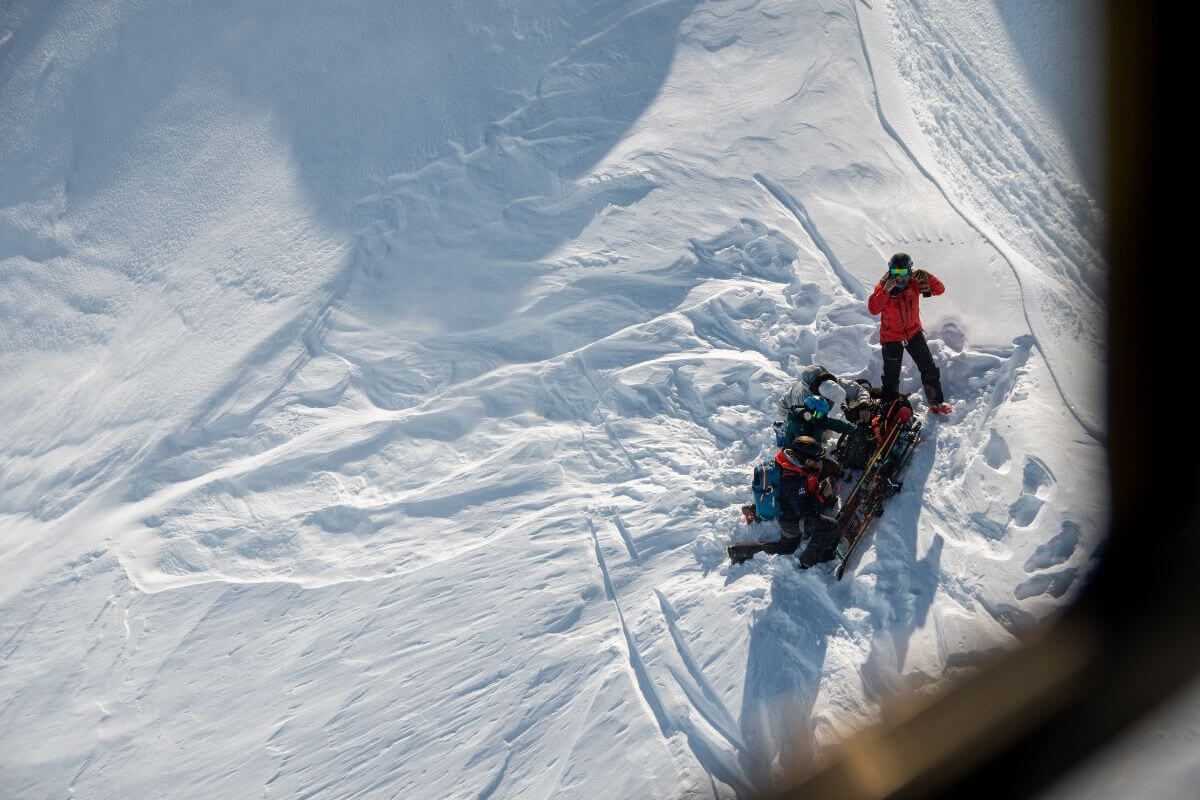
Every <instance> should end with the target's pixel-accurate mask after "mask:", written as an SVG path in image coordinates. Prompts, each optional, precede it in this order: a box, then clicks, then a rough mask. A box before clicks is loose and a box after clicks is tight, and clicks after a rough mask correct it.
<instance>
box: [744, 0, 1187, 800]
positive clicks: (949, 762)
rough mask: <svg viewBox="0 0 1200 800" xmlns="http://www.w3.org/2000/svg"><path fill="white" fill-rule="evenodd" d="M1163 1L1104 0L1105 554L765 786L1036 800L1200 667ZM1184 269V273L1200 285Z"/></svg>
mask: <svg viewBox="0 0 1200 800" xmlns="http://www.w3.org/2000/svg"><path fill="white" fill-rule="evenodd" d="M1163 5H1164V4H1159V3H1157V2H1147V3H1128V2H1122V1H1121V0H1108V2H1107V3H1104V4H1100V3H1097V5H1096V8H1097V13H1106V14H1107V19H1106V23H1107V32H1106V38H1107V41H1106V58H1107V64H1106V73H1107V75H1106V77H1107V90H1108V96H1107V106H1108V108H1107V120H1108V130H1107V132H1106V136H1107V142H1108V144H1107V149H1108V153H1107V162H1108V163H1107V166H1108V176H1107V179H1108V192H1107V195H1108V196H1107V205H1106V208H1105V210H1106V212H1107V213H1108V215H1109V227H1108V237H1109V240H1108V242H1107V247H1106V253H1107V256H1108V261H1109V266H1110V268H1111V277H1110V282H1109V297H1108V315H1109V325H1108V351H1109V363H1108V374H1107V381H1106V386H1107V393H1108V409H1109V411H1108V421H1107V437H1108V440H1107V444H1108V466H1109V482H1110V486H1111V492H1112V517H1111V520H1110V529H1109V535H1108V539H1107V541H1106V542H1105V544H1104V545H1103V546H1102V551H1101V560H1100V563H1099V565H1098V566H1097V567H1096V569H1095V571H1094V573H1093V575H1092V577H1091V580H1090V582H1089V583H1088V584H1087V585H1086V586H1085V587H1084V588H1083V590H1082V591H1081V592H1080V595H1079V597H1078V598H1077V600H1076V602H1075V603H1073V604H1072V605H1071V606H1069V607H1068V608H1066V609H1065V610H1064V611H1063V612H1062V614H1061V615H1059V616H1058V617H1056V618H1055V619H1053V620H1051V621H1049V622H1048V623H1047V624H1046V625H1044V626H1043V627H1042V628H1041V629H1040V630H1039V631H1038V632H1037V633H1036V634H1035V635H1034V637H1033V638H1032V639H1031V641H1029V642H1028V643H1026V644H1025V645H1024V646H1023V647H1022V648H1021V649H1020V650H1017V651H1015V652H1012V653H1009V654H1007V655H1005V656H1001V657H998V658H996V659H995V660H993V661H991V662H990V663H985V664H983V665H981V670H980V672H979V673H978V674H976V675H975V676H973V677H972V678H970V679H968V680H966V681H964V682H963V683H961V684H959V685H957V686H956V687H954V688H952V689H950V690H949V691H947V692H946V693H945V694H944V695H942V696H941V697H940V698H938V699H936V700H935V701H933V702H932V703H928V702H926V703H925V704H924V705H922V706H920V707H916V706H915V703H914V707H913V708H912V709H909V710H906V709H905V708H904V707H903V706H904V704H905V701H904V700H903V699H900V700H898V701H897V702H896V703H895V704H893V705H892V706H891V707H889V708H887V709H885V714H884V719H885V722H884V723H883V724H881V725H880V726H877V727H874V728H870V729H867V730H865V731H862V732H860V733H859V734H858V735H856V736H854V737H852V738H850V739H849V740H847V741H845V742H843V743H842V744H841V745H839V746H838V747H837V748H836V749H835V750H834V751H833V752H832V753H831V754H830V756H829V758H828V760H827V761H825V765H824V767H823V768H821V770H820V771H818V772H817V773H815V774H812V775H810V776H807V777H804V776H796V779H797V781H798V782H796V783H795V784H794V785H793V786H792V787H791V788H788V789H784V790H782V791H779V792H777V793H775V794H770V795H765V796H764V797H771V798H805V800H824V799H825V798H831V799H832V798H837V799H838V800H858V799H859V798H861V799H863V800H865V799H866V798H926V797H955V798H964V797H971V798H973V797H1006V798H1022V799H1023V798H1032V797H1036V796H1037V795H1038V794H1040V793H1042V792H1045V791H1047V790H1049V789H1051V788H1052V787H1053V785H1054V784H1055V783H1056V782H1057V781H1059V780H1060V779H1062V778H1065V777H1067V776H1068V775H1069V774H1070V772H1071V770H1073V769H1075V768H1077V767H1080V766H1083V763H1084V760H1085V759H1087V758H1088V757H1089V756H1092V755H1094V754H1096V753H1097V751H1098V750H1099V748H1100V747H1101V746H1102V745H1105V744H1107V743H1109V742H1111V741H1113V740H1114V739H1116V737H1118V736H1119V735H1120V734H1121V733H1122V732H1123V731H1125V730H1126V729H1127V728H1128V727H1129V726H1130V725H1131V724H1132V723H1134V722H1136V721H1137V720H1138V719H1140V718H1141V717H1143V716H1144V715H1146V714H1147V713H1149V712H1151V711H1154V710H1156V709H1158V708H1161V707H1163V706H1164V704H1166V703H1169V702H1171V700H1172V698H1173V697H1174V696H1176V694H1177V693H1178V692H1179V691H1180V690H1181V689H1184V688H1185V687H1186V686H1187V685H1188V684H1189V683H1190V682H1191V681H1193V680H1194V679H1195V678H1196V676H1197V670H1198V669H1200V637H1198V635H1197V633H1198V631H1197V618H1198V617H1200V603H1198V602H1197V597H1198V596H1200V572H1198V571H1197V568H1196V564H1197V554H1198V552H1200V549H1198V548H1197V538H1198V536H1200V516H1198V514H1197V503H1196V499H1197V496H1198V492H1197V488H1198V487H1197V472H1196V470H1197V466H1196V463H1197V462H1196V458H1197V452H1198V450H1197V442H1198V437H1197V435H1196V432H1197V428H1198V427H1200V425H1198V424H1197V423H1196V421H1195V419H1194V416H1195V414H1194V410H1193V409H1192V406H1193V405H1194V401H1193V399H1192V398H1193V396H1194V394H1193V392H1192V390H1191V389H1190V387H1189V388H1188V389H1187V390H1186V391H1187V393H1188V397H1187V400H1186V408H1187V409H1188V410H1187V411H1186V412H1185V413H1184V414H1182V415H1178V416H1186V418H1187V419H1186V421H1183V422H1182V424H1180V423H1179V422H1173V421H1171V420H1170V419H1169V417H1171V416H1176V415H1175V414H1174V412H1171V411H1169V410H1167V411H1165V412H1163V411H1160V410H1159V409H1160V408H1161V407H1160V406H1158V402H1159V399H1160V398H1156V397H1153V396H1147V393H1148V392H1154V393H1155V394H1158V393H1160V392H1164V393H1169V392H1171V391H1178V390H1182V389H1183V387H1182V385H1180V386H1176V387H1175V389H1174V390H1172V389H1170V388H1169V387H1166V386H1163V385H1162V383H1161V382H1173V381H1182V382H1186V383H1190V380H1191V379H1194V378H1195V375H1194V367H1193V364H1192V363H1191V361H1192V359H1189V358H1188V356H1189V355H1191V353H1190V349H1189V350H1188V351H1187V352H1185V353H1183V354H1180V353H1179V352H1178V351H1176V352H1171V353H1168V354H1167V357H1168V358H1173V359H1174V363H1173V364H1172V363H1165V364H1158V363H1152V360H1153V359H1154V357H1155V356H1156V355H1157V352H1156V351H1157V350H1158V349H1159V348H1163V349H1168V350H1170V349H1171V348H1173V347H1176V346H1178V345H1183V346H1184V347H1189V346H1191V347H1197V346H1198V345H1197V331H1196V325H1195V321H1194V320H1195V314H1196V309H1195V308H1194V307H1189V306H1187V305H1185V303H1186V298H1182V297H1181V298H1177V297H1176V295H1178V294H1184V295H1193V294H1195V293H1196V291H1197V290H1196V286H1195V284H1196V277H1195V276H1196V275H1197V274H1198V273H1197V266H1196V265H1195V263H1194V262H1195V261H1196V257H1195V256H1194V255H1190V256H1189V255H1187V254H1184V253H1178V252H1171V248H1172V247H1175V248H1178V247H1179V246H1178V245H1176V244H1175V242H1176V241H1178V242H1180V243H1183V242H1185V241H1187V240H1188V239H1190V238H1191V237H1190V236H1189V235H1188V234H1189V233H1190V231H1191V230H1192V229H1193V228H1194V226H1195V223H1194V221H1192V222H1191V225H1189V224H1188V222H1189V221H1188V220H1187V217H1186V216H1185V214H1188V213H1189V212H1190V210H1191V209H1194V208H1195V203H1194V201H1192V200H1191V199H1190V197H1189V199H1186V200H1173V199H1172V192H1171V191H1170V190H1171V189H1172V188H1178V187H1177V186H1173V184H1177V183H1178V179H1179V177H1180V169H1181V167H1180V165H1182V164H1188V163H1190V161H1191V159H1190V158H1188V157H1187V154H1186V153H1185V152H1184V151H1183V150H1182V149H1180V148H1177V147H1175V146H1174V145H1175V137H1178V136H1179V135H1180V131H1181V130H1187V129H1188V127H1189V126H1182V125H1178V124H1176V125H1174V127H1173V128H1172V120H1170V119H1169V118H1168V116H1167V114H1168V111H1167V108H1166V107H1165V104H1166V103H1168V102H1170V97H1171V95H1172V93H1171V92H1168V91H1166V90H1165V89H1164V88H1163V82H1164V81H1165V80H1166V79H1167V78H1168V77H1169V74H1170V73H1169V72H1168V70H1167V69H1164V67H1165V64H1164V59H1166V58H1167V57H1168V54H1169V53H1170V52H1172V50H1171V48H1172V47H1173V46H1174V45H1175V44H1176V43H1177V42H1175V40H1176V39H1177V38H1178V37H1179V36H1180V34H1178V33H1176V34H1175V35H1174V36H1172V37H1168V36H1167V32H1168V29H1167V27H1166V26H1167V25H1168V24H1170V20H1171V18H1172V17H1168V16H1167V14H1166V11H1165V9H1164V7H1163ZM1172 16H1174V15H1172ZM1168 38H1170V39H1171V40H1172V41H1171V42H1168ZM1181 158H1182V159H1183V160H1180V159H1181ZM1188 195H1190V193H1187V195H1185V196H1188ZM1176 197H1178V195H1176ZM1180 234H1184V235H1183V236H1181V235H1180ZM1172 267H1174V268H1175V269H1178V268H1179V267H1184V268H1185V269H1186V271H1187V280H1186V281H1183V280H1179V279H1180V278H1182V277H1184V276H1182V275H1177V274H1172V271H1171V270H1172ZM1147 283H1148V284H1150V285H1152V286H1154V287H1155V289H1156V291H1157V295H1156V297H1155V313H1154V314H1151V315H1147V314H1145V313H1144V312H1143V309H1144V308H1145V301H1146V299H1147V297H1146V295H1145V288H1146V284H1147ZM1164 295H1166V296H1164ZM1148 326H1149V327H1148ZM1180 371H1184V372H1187V373H1189V374H1186V375H1179V374H1178V373H1179V372H1180ZM1155 386H1157V387H1158V388H1154V387H1155ZM1161 399H1162V400H1165V399H1166V398H1161ZM1181 399H1182V398H1181ZM1131 401H1132V402H1131ZM1197 758H1200V754H1197Z"/></svg>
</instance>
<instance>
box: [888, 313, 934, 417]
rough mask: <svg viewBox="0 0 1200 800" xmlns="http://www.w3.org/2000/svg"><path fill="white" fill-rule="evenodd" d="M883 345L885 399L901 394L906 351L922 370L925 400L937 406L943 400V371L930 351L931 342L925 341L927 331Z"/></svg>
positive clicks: (891, 398)
mask: <svg viewBox="0 0 1200 800" xmlns="http://www.w3.org/2000/svg"><path fill="white" fill-rule="evenodd" d="M881 346H882V347H883V399H884V401H885V402H886V401H888V400H893V399H895V398H896V397H898V396H899V394H900V361H901V359H903V358H904V351H905V350H908V354H909V355H910V356H912V360H913V361H914V362H915V363H916V365H917V369H919V370H920V371H921V383H922V385H924V387H925V400H926V401H928V403H929V405H931V406H936V405H938V404H939V403H941V402H943V400H944V398H943V397H942V373H941V370H939V369H938V368H937V365H936V364H934V363H933V354H932V353H930V352H929V344H928V343H927V342H926V341H925V332H924V331H918V332H917V335H916V336H914V337H912V338H911V339H909V340H908V341H907V342H884V343H883V344H882V345H881Z"/></svg>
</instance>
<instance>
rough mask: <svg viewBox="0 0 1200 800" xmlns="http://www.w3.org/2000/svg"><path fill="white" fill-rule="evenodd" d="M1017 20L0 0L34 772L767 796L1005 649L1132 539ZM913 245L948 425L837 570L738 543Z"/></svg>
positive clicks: (277, 791)
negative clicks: (808, 414) (775, 785)
mask: <svg viewBox="0 0 1200 800" xmlns="http://www.w3.org/2000/svg"><path fill="white" fill-rule="evenodd" d="M981 13H982V14H984V16H985V17H986V20H985V22H986V24H981V23H979V19H980V16H979V14H981ZM1003 21H1004V20H1003V18H1002V16H1001V15H999V14H998V12H997V11H996V10H995V9H993V8H991V7H990V6H988V7H984V6H981V5H978V4H964V3H957V2H951V1H950V0H939V1H938V2H934V0H924V2H916V1H915V0H912V2H910V0H894V1H893V2H887V3H885V2H876V3H871V4H867V3H865V2H849V1H848V0H826V1H824V2H806V3H793V2H784V1H783V0H704V1H703V2H701V0H658V1H657V2H646V1H645V0H640V1H630V0H599V2H586V3H585V2H579V1H572V0H557V1H556V2H551V0H521V2H509V3H494V4H491V3H486V4H485V3H468V2H461V0H460V1H459V2H449V3H409V4H401V5H400V6H396V5H394V4H391V3H386V2H382V0H374V1H373V0H363V2H361V3H358V4H357V5H356V6H355V13H354V14H346V12H345V10H344V9H343V8H342V7H340V6H338V7H336V8H335V7H333V6H330V5H329V4H323V3H317V2H300V3H282V2H262V3H256V4H250V5H246V4H234V5H231V6H228V7H225V8H224V9H223V10H222V11H221V12H220V13H215V12H214V11H213V10H212V8H211V7H209V6H205V5H203V4H201V5H195V4H187V3H183V2H166V1H165V0H164V1H160V2H138V1H137V0H106V1H104V2H83V1H82V0H76V1H75V2H72V1H71V0H66V2H63V3H60V4H53V5H46V4H40V3H36V2H33V0H25V1H24V2H15V3H9V4H6V5H5V6H4V7H3V9H0V108H3V109H4V111H5V113H4V114H3V115H0V309H2V312H3V319H4V323H5V324H4V326H3V328H2V329H0V378H2V379H3V383H4V386H5V388H6V391H5V392H4V393H3V396H2V397H0V404H2V405H0V489H2V492H0V576H2V577H3V581H2V582H0V787H2V788H3V791H4V793H6V796H12V797H20V798H26V797H28V798H40V797H59V796H64V795H73V796H77V797H89V798H93V797H100V798H104V797H163V798H175V797H178V798H185V797H187V798H190V797H201V796H205V797H363V798H367V797H396V796H406V797H430V798H443V797H464V798H481V799H482V798H501V797H522V798H525V797H711V796H716V797H728V796H733V795H735V794H737V793H739V792H744V791H746V790H748V789H751V788H755V787H757V788H764V787H767V786H769V785H771V783H772V782H773V781H776V780H779V779H780V777H781V776H782V775H783V774H784V773H785V772H786V771H787V770H789V769H792V768H803V767H804V766H806V765H807V764H808V763H809V762H810V760H811V759H813V758H819V754H820V753H821V752H822V751H823V750H825V749H826V748H827V747H828V746H829V745H830V744H831V743H833V742H835V741H836V740H837V739H838V738H839V737H840V736H842V735H844V734H845V733H847V732H849V731H852V730H854V729H855V728H856V727H858V726H860V725H863V724H866V723H869V722H871V721H873V720H876V719H878V718H879V715H880V714H881V713H882V708H883V705H884V703H885V702H886V701H887V699H888V698H890V697H893V696H894V695H895V694H896V693H898V692H902V691H916V692H923V693H928V692H933V691H936V690H937V689H938V688H939V687H940V686H942V685H944V683H945V682H946V681H950V680H953V679H954V678H955V677H956V676H960V675H962V674H963V673H964V672H965V671H968V670H970V669H971V668H972V667H971V665H972V663H973V661H974V660H975V659H976V658H977V657H978V656H980V655H982V654H986V653H989V652H993V651H995V650H997V649H1002V648H1008V647H1012V646H1014V644H1015V643H1017V642H1018V641H1019V639H1020V637H1021V636H1023V635H1025V634H1026V633H1027V632H1028V631H1029V630H1030V629H1031V628H1033V627H1034V626H1035V625H1036V623H1037V622H1038V621H1039V620H1041V619H1043V618H1045V617H1046V616H1048V615H1050V614H1053V613H1054V612H1055V610H1056V609H1058V608H1061V607H1062V605H1063V604H1064V603H1065V602H1067V601H1069V599H1070V598H1071V596H1072V594H1073V592H1075V591H1076V590H1077V589H1078V587H1079V586H1080V585H1081V582H1082V581H1083V580H1084V579H1085V578H1086V576H1087V574H1088V570H1089V568H1090V565H1091V564H1092V561H1093V558H1094V556H1095V554H1096V551H1097V548H1098V546H1099V544H1100V541H1101V536H1102V534H1103V525H1104V522H1105V519H1106V513H1107V508H1106V506H1105V502H1106V501H1105V499H1104V496H1105V491H1104V483H1105V479H1106V475H1105V471H1104V465H1103V430H1102V427H1103V418H1104V409H1103V408H1102V406H1101V405H1100V404H1099V403H1098V402H1097V397H1098V396H1099V395H1098V391H1097V389H1098V387H1099V386H1100V381H1101V377H1102V373H1101V369H1102V363H1103V346H1102V343H1101V340H1100V330H1101V318H1100V311H1101V308H1102V306H1101V302H1102V296H1103V295H1102V293H1103V279H1102V277H1103V273H1104V265H1103V263H1102V261H1101V260H1100V256H1099V255H1098V253H1099V248H1100V246H1101V244H1102V242H1101V238H1102V234H1103V215H1102V213H1101V212H1100V211H1099V210H1098V209H1097V208H1096V206H1095V204H1094V202H1093V200H1092V198H1091V197H1090V195H1089V194H1088V191H1087V190H1086V189H1085V188H1084V185H1083V183H1082V182H1081V179H1080V178H1079V177H1078V167H1077V166H1076V163H1077V159H1076V158H1074V157H1073V156H1072V155H1071V151H1070V150H1069V148H1068V147H1067V146H1066V145H1064V144H1063V142H1064V141H1066V137H1065V136H1064V134H1063V133H1062V130H1061V129H1060V127H1059V123H1057V122H1056V121H1055V120H1053V119H1051V118H1048V117H1046V116H1045V115H1044V113H1043V108H1042V106H1041V105H1039V104H1040V103H1044V101H1039V100H1037V96H1036V92H1035V91H1034V90H1033V89H1032V88H1031V87H1030V86H1029V85H1028V82H1027V81H1026V78H1025V75H1024V72H1023V71H1022V68H1021V66H1020V64H1018V63H1017V61H1016V60H1015V58H1014V57H1010V56H1009V55H1008V54H1009V53H1010V52H1012V49H1013V45H1012V42H1011V41H1009V40H1008V39H1007V38H1006V37H1008V36H1009V35H1010V33H1009V32H1008V29H1006V28H1005V26H1004V24H1003ZM897 250H905V251H907V252H909V253H911V254H912V255H913V256H914V258H915V259H916V261H917V263H918V265H920V266H923V267H925V268H928V269H930V270H931V271H932V272H934V273H936V274H937V275H938V276H939V277H940V278H941V279H942V280H943V281H944V282H945V283H946V285H947V287H948V290H947V292H946V294H945V295H943V296H941V297H938V298H936V299H931V300H927V301H925V303H924V304H923V305H924V308H923V311H922V313H923V318H924V320H925V323H926V329H927V335H928V337H929V340H930V345H931V349H932V351H933V353H934V356H935V359H936V360H937V362H938V363H939V365H940V367H941V369H942V374H943V382H944V385H945V387H946V390H947V394H948V396H950V397H951V398H953V399H954V400H955V402H956V406H957V407H956V411H955V412H954V414H952V415H951V416H950V417H949V418H948V419H944V420H931V421H930V422H928V423H927V425H928V427H927V432H928V435H927V441H926V443H925V444H923V445H922V447H921V449H920V450H919V451H918V452H917V454H916V456H915V458H914V461H913V463H912V466H911V471H910V474H909V477H908V479H907V481H906V483H905V491H904V492H903V493H902V494H901V495H899V496H897V497H896V498H894V499H893V500H892V501H891V503H889V506H888V509H887V513H886V515H885V516H884V517H883V518H882V519H881V520H880V522H879V524H878V525H877V526H876V528H875V530H874V534H873V537H872V539H871V541H870V543H869V546H867V547H866V548H864V549H863V550H862V553H861V555H859V556H856V558H855V559H854V561H853V562H852V565H851V572H850V573H849V574H848V575H847V578H846V579H845V580H843V581H842V582H840V583H839V582H836V581H835V580H834V579H833V576H832V574H831V572H830V570H829V569H822V568H817V569H813V570H809V571H807V572H803V573H800V572H797V571H796V569H795V568H794V566H793V565H792V562H791V560H790V559H787V558H777V557H767V556H763V555H760V556H758V557H756V558H755V559H754V560H752V561H750V562H748V563H746V564H744V565H740V566H737V567H730V566H729V565H728V563H727V562H726V560H725V557H724V547H725V545H726V544H728V543H729V542H730V541H731V540H732V539H743V538H752V537H754V536H757V535H760V534H761V532H760V531H753V530H751V529H749V528H748V527H747V526H744V525H741V524H740V522H739V519H740V516H739V514H738V511H737V506H738V504H740V502H742V501H744V500H745V498H746V496H747V493H748V486H747V484H748V482H749V474H750V466H751V464H752V463H753V462H754V461H756V460H757V459H759V458H761V457H763V456H766V455H769V454H770V452H771V449H772V448H771V432H770V425H771V421H772V419H773V416H772V415H773V407H774V401H775V400H776V399H777V397H778V396H779V394H780V393H781V392H782V391H783V390H784V389H785V388H786V387H787V385H788V384H789V382H790V378H791V376H793V375H795V374H797V373H798V372H799V370H800V369H801V368H802V367H803V366H805V365H807V364H809V363H812V362H813V361H814V360H819V361H820V362H821V363H823V364H824V365H825V366H826V367H828V368H830V369H833V370H835V371H837V372H839V373H842V374H845V375H848V376H864V377H869V378H871V379H872V380H874V381H878V376H879V372H880V367H881V359H880V355H879V347H878V341H877V327H878V326H877V321H876V319H875V318H872V317H870V316H869V315H868V314H867V313H866V310H865V302H864V301H865V298H866V295H867V293H869V291H870V289H871V287H872V286H873V284H874V282H875V281H876V280H877V279H878V277H879V275H880V273H881V272H882V270H883V265H884V262H885V261H886V259H887V257H888V256H890V255H891V253H892V252H895V251H897ZM903 380H904V385H905V386H906V387H909V388H915V387H916V386H917V385H918V383H919V382H918V381H917V378H916V375H915V372H914V371H913V368H912V365H911V364H909V363H907V362H906V367H905V372H904V376H903ZM922 408H923V406H922ZM814 754H816V755H814Z"/></svg>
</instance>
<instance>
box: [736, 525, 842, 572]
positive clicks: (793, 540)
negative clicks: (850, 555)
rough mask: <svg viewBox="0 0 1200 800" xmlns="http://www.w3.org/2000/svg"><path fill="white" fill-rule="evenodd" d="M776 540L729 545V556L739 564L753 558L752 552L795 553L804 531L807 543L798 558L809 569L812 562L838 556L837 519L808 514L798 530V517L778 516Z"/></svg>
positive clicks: (819, 561) (802, 565)
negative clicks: (801, 527)
mask: <svg viewBox="0 0 1200 800" xmlns="http://www.w3.org/2000/svg"><path fill="white" fill-rule="evenodd" d="M779 534H780V537H779V539H775V540H761V539H760V540H759V541H756V542H739V543H737V544H735V545H731V546H730V548H729V557H730V559H731V560H732V561H733V563H735V564H740V563H741V562H743V561H746V560H747V559H750V558H753V557H754V554H755V553H774V554H783V553H794V552H796V550H798V549H799V548H800V544H801V543H802V542H803V541H804V536H805V534H807V535H808V544H807V546H806V547H805V548H804V550H803V552H801V553H800V555H799V556H798V558H797V560H798V561H799V563H800V567H801V569H808V568H809V567H811V566H813V565H814V564H820V563H821V562H822V561H828V560H829V559H831V558H833V557H834V556H835V555H837V546H838V541H839V540H840V538H841V537H840V535H839V533H838V524H837V520H836V519H835V518H833V517H829V516H825V515H824V514H821V515H819V516H812V517H807V518H806V519H805V521H804V531H803V533H802V532H801V530H800V520H798V519H780V520H779Z"/></svg>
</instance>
